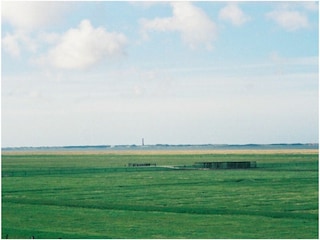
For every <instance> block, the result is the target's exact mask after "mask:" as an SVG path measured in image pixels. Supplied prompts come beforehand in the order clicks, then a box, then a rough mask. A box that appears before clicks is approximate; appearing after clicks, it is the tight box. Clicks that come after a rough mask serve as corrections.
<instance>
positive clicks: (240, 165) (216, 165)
mask: <svg viewBox="0 0 320 240" xmlns="http://www.w3.org/2000/svg"><path fill="white" fill-rule="evenodd" d="M195 166H196V167H199V168H209V169H246V168H256V167H257V163H256V162H197V163H195Z"/></svg>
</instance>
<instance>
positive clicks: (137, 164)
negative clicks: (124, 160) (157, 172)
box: [128, 163, 156, 167]
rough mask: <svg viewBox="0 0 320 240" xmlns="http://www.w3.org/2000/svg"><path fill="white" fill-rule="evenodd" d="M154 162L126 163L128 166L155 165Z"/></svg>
mask: <svg viewBox="0 0 320 240" xmlns="http://www.w3.org/2000/svg"><path fill="white" fill-rule="evenodd" d="M155 166H156V164H155V163H128V167H155Z"/></svg>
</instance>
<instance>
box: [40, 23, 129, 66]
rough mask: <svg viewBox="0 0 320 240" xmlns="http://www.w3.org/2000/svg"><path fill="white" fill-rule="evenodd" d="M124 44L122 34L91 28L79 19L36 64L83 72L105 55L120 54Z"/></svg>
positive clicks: (89, 24)
mask: <svg viewBox="0 0 320 240" xmlns="http://www.w3.org/2000/svg"><path fill="white" fill-rule="evenodd" d="M56 39H57V36H56V35H55V36H54V40H55V41H56ZM126 42H127V39H126V36H125V35H124V34H121V33H113V32H107V31H106V29H104V28H103V27H98V28H94V27H93V26H92V25H91V23H90V21H89V20H83V21H82V22H81V23H80V24H79V26H78V27H77V28H73V29H69V30H68V31H67V32H65V33H64V34H62V35H61V36H60V37H59V40H58V43H57V44H56V46H55V47H53V48H52V49H50V50H49V51H48V53H47V55H46V56H44V57H41V58H39V59H38V63H48V64H50V65H52V66H54V67H56V68H62V69H84V68H87V67H90V66H92V65H94V64H96V63H98V62H100V61H101V60H102V59H104V58H105V57H106V56H114V55H118V54H122V53H123V52H124V47H125V45H126Z"/></svg>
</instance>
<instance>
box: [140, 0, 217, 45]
mask: <svg viewBox="0 0 320 240" xmlns="http://www.w3.org/2000/svg"><path fill="white" fill-rule="evenodd" d="M171 7H172V10H173V16H172V17H167V18H155V19H153V20H147V19H142V20H141V21H140V24H141V26H142V30H143V33H144V34H146V35H145V36H147V32H149V31H152V30H154V31H162V32H170V31H171V32H179V33H180V34H181V38H182V40H183V41H184V42H185V43H186V44H187V45H188V46H189V47H190V48H196V47H197V46H199V45H202V44H204V45H205V46H206V47H207V48H208V49H211V48H212V46H211V43H212V41H213V40H214V38H215V36H216V31H217V27H216V25H215V23H214V22H213V21H211V20H210V18H209V17H208V16H207V15H206V14H205V12H203V11H202V10H201V9H200V8H198V7H196V6H194V5H192V4H191V3H188V2H173V3H171Z"/></svg>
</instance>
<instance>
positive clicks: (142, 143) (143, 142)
mask: <svg viewBox="0 0 320 240" xmlns="http://www.w3.org/2000/svg"><path fill="white" fill-rule="evenodd" d="M142 146H144V138H142Z"/></svg>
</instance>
